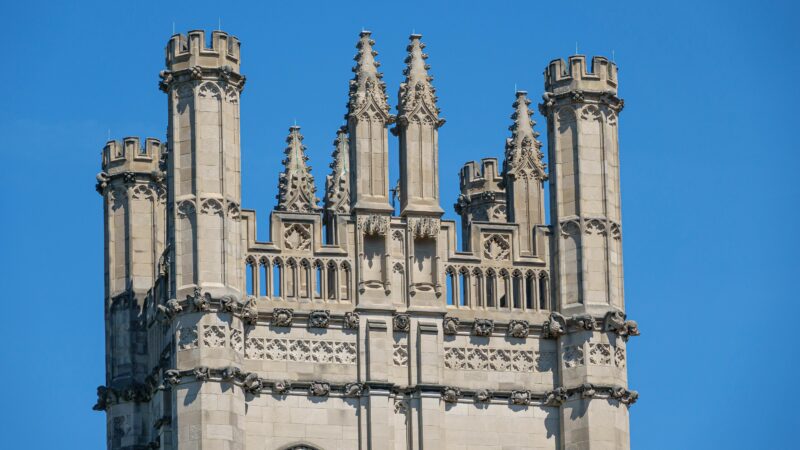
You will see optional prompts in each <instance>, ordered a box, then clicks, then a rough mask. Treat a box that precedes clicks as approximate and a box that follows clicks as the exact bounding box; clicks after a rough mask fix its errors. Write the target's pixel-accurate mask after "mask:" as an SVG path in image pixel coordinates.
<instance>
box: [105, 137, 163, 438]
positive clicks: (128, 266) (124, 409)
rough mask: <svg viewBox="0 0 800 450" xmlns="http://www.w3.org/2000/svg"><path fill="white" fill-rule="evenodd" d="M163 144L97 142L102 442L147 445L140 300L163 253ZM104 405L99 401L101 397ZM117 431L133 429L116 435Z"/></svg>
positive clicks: (145, 295)
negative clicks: (111, 399) (104, 437)
mask: <svg viewBox="0 0 800 450" xmlns="http://www.w3.org/2000/svg"><path fill="white" fill-rule="evenodd" d="M163 155H164V146H163V145H162V144H161V142H159V141H158V140H156V139H150V138H148V139H146V140H145V142H144V145H140V140H139V138H136V137H128V138H125V139H124V140H123V141H122V142H119V141H109V142H108V143H107V144H106V146H105V147H104V148H103V154H102V161H103V162H102V168H103V171H102V172H100V174H98V176H97V191H98V192H99V193H100V194H101V195H103V207H104V213H105V214H104V216H105V224H104V225H105V226H104V229H105V267H106V269H105V292H106V298H105V320H106V388H104V389H103V392H98V394H100V396H101V397H107V396H108V393H109V392H119V393H120V395H119V396H118V398H117V402H113V403H112V402H108V404H107V405H104V404H100V403H98V405H99V406H108V408H109V411H108V414H107V415H106V418H107V430H108V432H107V436H108V448H113V449H117V448H135V447H136V446H144V445H146V444H147V434H146V432H147V430H149V428H150V426H151V425H150V422H151V420H150V418H151V416H150V411H149V409H148V408H147V406H146V404H143V403H141V401H142V400H143V399H144V398H146V397H149V388H148V387H146V378H147V376H148V375H149V374H150V360H149V353H148V351H149V350H150V349H149V348H148V345H147V344H148V340H147V314H146V309H145V308H146V306H145V305H146V301H147V299H148V296H149V295H150V289H151V288H152V286H153V285H154V283H155V281H156V279H157V278H158V275H159V259H160V257H161V254H162V252H163V251H164V236H165V227H166V220H165V212H166V208H165V203H166V190H165V186H164V177H163V173H162V171H161V167H160V161H161V157H162V156H163ZM104 403H105V402H104ZM122 430H130V431H132V432H130V433H127V434H122V433H121V431H122Z"/></svg>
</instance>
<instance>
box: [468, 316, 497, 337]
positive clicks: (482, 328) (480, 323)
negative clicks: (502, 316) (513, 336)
mask: <svg viewBox="0 0 800 450" xmlns="http://www.w3.org/2000/svg"><path fill="white" fill-rule="evenodd" d="M493 331H494V320H492V319H475V322H474V323H473V324H472V333H473V334H474V335H475V336H491V335H492V332H493Z"/></svg>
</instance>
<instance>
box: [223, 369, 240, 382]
mask: <svg viewBox="0 0 800 450" xmlns="http://www.w3.org/2000/svg"><path fill="white" fill-rule="evenodd" d="M241 373H242V369H240V368H238V367H236V366H228V367H226V368H224V369H222V379H223V380H226V381H231V380H233V379H235V378H237V377H238V376H239V374H241Z"/></svg>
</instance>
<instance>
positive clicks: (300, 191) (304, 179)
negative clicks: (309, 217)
mask: <svg viewBox="0 0 800 450" xmlns="http://www.w3.org/2000/svg"><path fill="white" fill-rule="evenodd" d="M302 142H303V136H302V135H301V134H300V127H299V126H297V125H296V124H295V125H292V126H290V127H289V136H288V137H287V138H286V143H287V144H289V145H288V146H287V147H286V150H284V154H285V155H286V158H284V159H283V161H282V162H283V166H284V171H283V173H281V174H280V177H279V181H278V195H277V198H278V206H277V207H276V210H278V211H289V212H304V213H310V212H315V211H317V210H319V207H318V206H317V203H318V202H319V199H318V198H317V197H316V196H315V195H314V193H315V192H316V187H315V186H314V177H313V176H312V175H311V167H310V166H308V165H306V161H308V157H307V156H306V155H305V149H306V148H305V146H304V145H303V143H302Z"/></svg>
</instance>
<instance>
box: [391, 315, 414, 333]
mask: <svg viewBox="0 0 800 450" xmlns="http://www.w3.org/2000/svg"><path fill="white" fill-rule="evenodd" d="M392 326H393V327H394V331H408V330H410V329H411V319H410V318H409V316H408V314H395V316H394V317H392Z"/></svg>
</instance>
